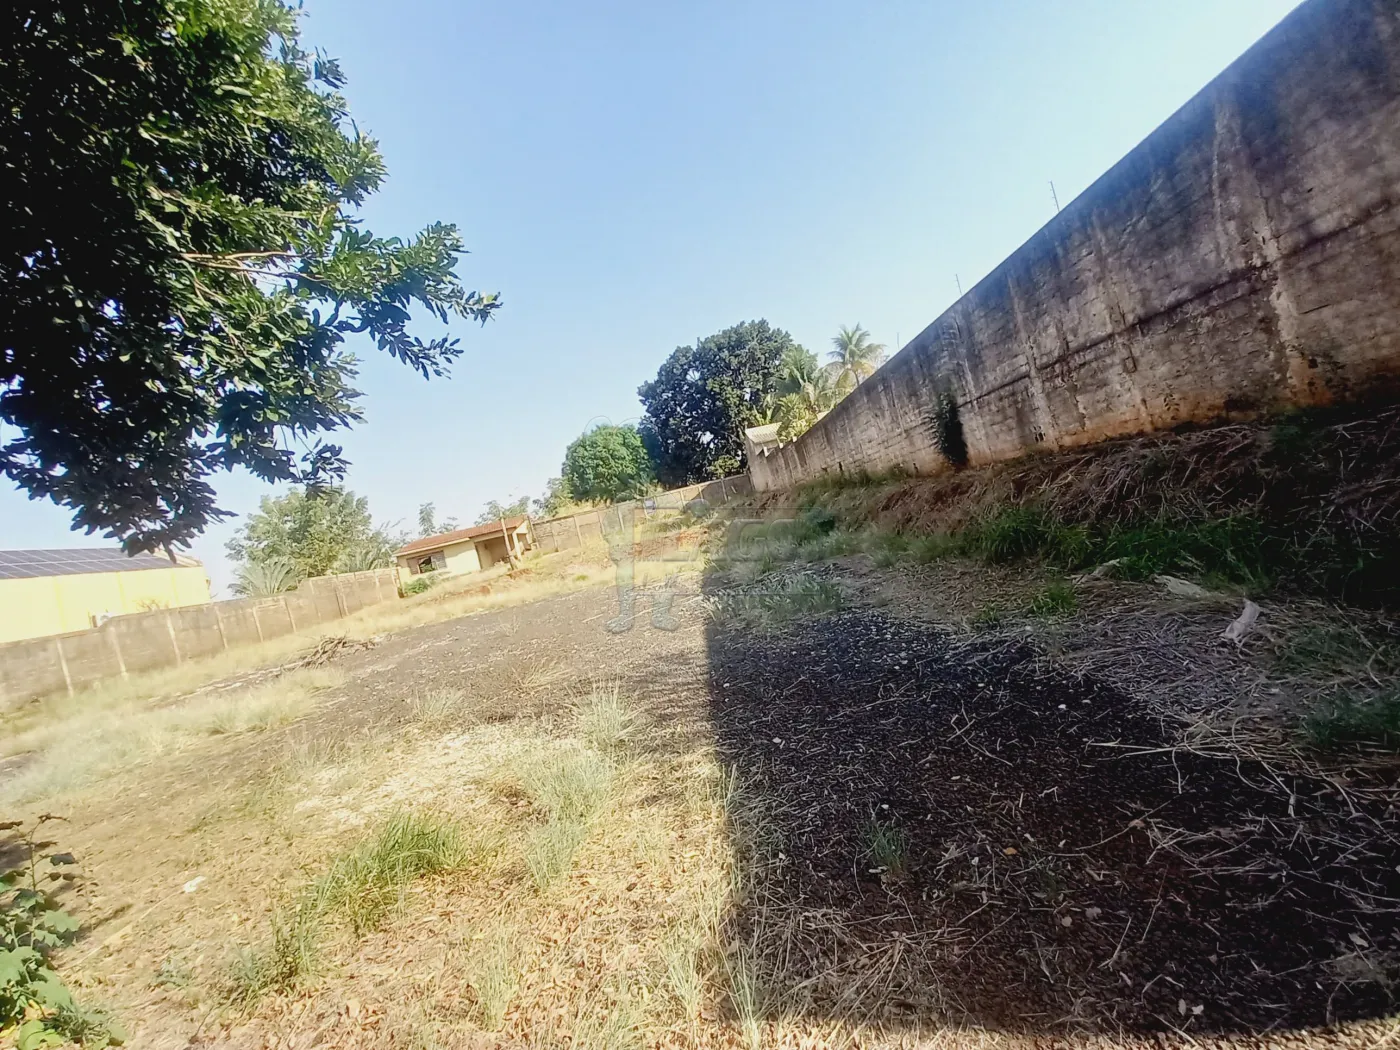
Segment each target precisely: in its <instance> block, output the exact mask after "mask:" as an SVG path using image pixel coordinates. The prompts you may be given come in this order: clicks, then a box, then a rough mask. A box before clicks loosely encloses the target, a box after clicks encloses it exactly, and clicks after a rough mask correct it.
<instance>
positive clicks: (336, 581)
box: [0, 569, 399, 711]
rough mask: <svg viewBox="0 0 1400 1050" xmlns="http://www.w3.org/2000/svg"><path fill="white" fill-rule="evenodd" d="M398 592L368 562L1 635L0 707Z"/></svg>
mask: <svg viewBox="0 0 1400 1050" xmlns="http://www.w3.org/2000/svg"><path fill="white" fill-rule="evenodd" d="M398 596H399V591H398V580H397V577H396V576H395V574H394V570H393V569H374V570H372V571H370V572H355V573H346V574H344V575H341V576H317V577H314V578H312V579H309V580H303V581H302V582H301V584H300V585H298V587H297V589H296V590H294V591H288V592H287V593H285V594H279V595H276V596H275V597H272V598H238V599H234V600H232V601H223V602H210V603H208V604H207V605H186V606H182V607H181V608H178V609H157V610H155V611H154V612H145V613H132V614H130V615H127V616H114V617H112V618H111V619H110V620H108V621H107V622H105V623H104V624H102V626H101V627H94V628H92V629H91V630H87V631H74V632H71V633H69V634H56V635H48V636H46V637H43V638H26V639H23V640H21V641H17V642H6V643H5V644H3V645H0V711H3V710H6V709H7V708H13V707H15V706H17V705H18V704H21V703H24V702H25V701H28V700H34V699H38V698H39V697H43V696H50V695H53V694H55V693H68V694H69V695H70V696H71V695H72V694H73V693H74V692H76V691H77V690H79V689H81V688H83V687H85V686H89V685H93V684H95V683H97V682H101V681H104V680H106V679H109V678H119V677H125V676H126V675H129V674H133V673H136V672H140V671H151V670H156V669H158V668H162V667H175V666H178V665H179V664H181V663H184V662H185V661H186V660H192V659H197V658H198V657H201V656H211V655H213V654H215V653H221V652H224V651H225V650H228V649H236V648H238V647H239V646H243V645H252V644H255V643H257V642H262V641H266V640H267V639H269V638H277V637H280V636H281V635H284V634H291V633H293V632H296V631H302V630H305V629H306V628H308V627H314V626H316V625H318V624H323V623H329V622H331V621H333V620H338V619H341V618H342V617H345V616H349V615H350V614H351V613H354V612H358V611H359V610H360V609H363V608H365V607H366V606H369V605H374V604H376V603H377V602H382V601H387V600H389V599H390V598H397V597H398Z"/></svg>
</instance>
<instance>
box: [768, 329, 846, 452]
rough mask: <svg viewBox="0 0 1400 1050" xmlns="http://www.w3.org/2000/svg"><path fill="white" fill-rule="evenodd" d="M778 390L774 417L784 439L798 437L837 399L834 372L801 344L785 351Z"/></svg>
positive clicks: (788, 439) (779, 433)
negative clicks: (832, 376) (823, 366)
mask: <svg viewBox="0 0 1400 1050" xmlns="http://www.w3.org/2000/svg"><path fill="white" fill-rule="evenodd" d="M778 394H779V397H778V401H777V404H776V405H775V406H774V412H773V418H774V420H775V421H776V422H778V423H779V424H780V429H779V430H778V435H779V436H780V437H781V438H782V439H783V440H784V441H790V440H792V439H793V438H795V437H797V436H798V435H799V434H801V433H802V432H803V431H805V430H806V429H807V428H808V427H810V426H811V425H812V424H813V423H815V422H816V421H817V420H818V419H820V418H821V416H822V414H823V413H824V412H826V411H827V410H828V409H830V408H831V406H832V405H834V404H835V403H836V391H835V389H834V387H833V385H832V378H831V373H830V372H829V371H827V370H826V369H824V368H822V367H821V365H819V364H818V363H817V356H816V354H813V353H812V352H810V351H808V350H804V349H802V347H800V346H794V347H792V348H791V349H789V350H788V351H787V353H785V354H784V355H783V362H782V367H781V369H780V372H779V379H778Z"/></svg>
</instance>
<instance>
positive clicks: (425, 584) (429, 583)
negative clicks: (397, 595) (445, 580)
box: [403, 572, 440, 598]
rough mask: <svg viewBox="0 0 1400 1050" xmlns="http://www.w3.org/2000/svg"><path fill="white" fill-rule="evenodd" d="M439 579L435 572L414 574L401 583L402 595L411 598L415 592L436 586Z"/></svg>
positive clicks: (419, 592)
mask: <svg viewBox="0 0 1400 1050" xmlns="http://www.w3.org/2000/svg"><path fill="white" fill-rule="evenodd" d="M439 580H440V577H439V575H438V574H437V573H435V572H425V573H422V574H421V575H418V576H415V577H413V579H411V580H409V581H408V582H407V583H405V584H404V585H403V596H404V597H405V598H411V597H413V596H414V595H415V594H422V593H423V592H424V591H430V590H432V589H433V588H434V587H435V586H437V584H438V582H439Z"/></svg>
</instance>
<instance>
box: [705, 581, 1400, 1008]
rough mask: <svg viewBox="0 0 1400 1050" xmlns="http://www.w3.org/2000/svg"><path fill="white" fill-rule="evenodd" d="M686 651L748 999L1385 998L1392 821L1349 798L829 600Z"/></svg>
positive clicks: (1398, 900) (1394, 872) (972, 648)
mask: <svg viewBox="0 0 1400 1050" xmlns="http://www.w3.org/2000/svg"><path fill="white" fill-rule="evenodd" d="M717 586H718V583H717V582H716V581H715V580H714V579H712V580H711V581H710V582H709V583H708V584H707V587H709V588H710V589H711V590H712V591H713V590H714V589H715V588H716V587H717ZM707 645H708V659H709V665H710V678H711V680H710V704H711V710H712V720H713V726H714V730H715V733H716V736H717V740H718V746H719V749H720V753H721V756H722V758H723V760H724V761H725V763H726V764H727V765H728V766H729V767H730V768H731V769H732V771H733V772H734V775H735V779H736V781H737V783H738V791H737V798H738V802H737V803H736V806H735V807H734V816H733V824H734V834H735V838H736V843H737V844H738V846H739V848H740V854H741V856H742V857H743V858H744V863H745V864H746V866H747V874H748V889H747V892H746V893H745V894H744V895H743V896H742V897H740V898H738V899H737V900H736V903H735V906H734V910H733V913H732V915H731V918H730V922H731V930H730V935H731V940H732V941H734V942H737V943H739V944H741V945H744V946H745V951H744V952H743V956H744V958H746V960H747V969H748V971H749V972H748V973H747V974H746V975H741V976H742V977H745V978H747V979H749V986H750V987H751V988H753V989H755V990H756V995H757V997H758V999H759V1001H760V1002H761V1003H762V1004H763V1009H764V1012H765V1013H766V1014H768V1015H769V1016H773V1017H780V1016H784V1015H787V1016H803V1017H808V1018H819V1017H820V1018H838V1017H839V1018H846V1019H850V1020H856V1021H867V1022H883V1023H887V1024H888V1023H895V1024H899V1023H901V1022H909V1023H917V1022H923V1021H931V1020H938V1021H949V1020H961V1021H964V1022H967V1023H972V1024H978V1025H985V1026H993V1027H997V1028H1000V1029H1005V1030H1016V1031H1030V1032H1037V1031H1055V1030H1064V1029H1067V1028H1068V1029H1074V1028H1080V1029H1086V1028H1087V1029H1096V1030H1101V1031H1111V1032H1123V1031H1125V1030H1127V1031H1138V1032H1148V1031H1156V1032H1166V1031H1168V1030H1171V1029H1176V1030H1180V1031H1185V1032H1188V1033H1202V1032H1251V1033H1257V1032H1264V1031H1268V1030H1275V1029H1280V1028H1301V1027H1305V1026H1317V1025H1323V1024H1327V1023H1331V1022H1334V1021H1339V1020H1346V1019H1353V1018H1362V1017H1371V1016H1376V1015H1381V1014H1384V1013H1387V1012H1389V1011H1390V1010H1392V1009H1393V1006H1394V1000H1393V997H1392V995H1391V993H1390V987H1391V982H1392V979H1393V978H1395V977H1396V976H1397V967H1396V962H1397V959H1400V951H1397V950H1398V949H1400V921H1397V908H1400V868H1397V867H1396V863H1397V861H1400V854H1397V852H1396V850H1395V847H1394V843H1395V841H1396V836H1395V831H1396V828H1397V824H1400V817H1397V814H1396V813H1395V812H1394V811H1387V810H1386V809H1385V808H1384V807H1383V806H1382V805H1381V804H1380V803H1378V802H1376V801H1373V800H1368V798H1367V796H1366V795H1365V793H1364V792H1358V791H1352V790H1350V789H1347V788H1345V787H1339V786H1338V785H1337V784H1334V783H1330V782H1327V781H1324V780H1317V779H1310V778H1306V777H1302V776H1290V775H1284V774H1280V773H1276V772H1273V771H1271V770H1270V769H1268V768H1266V767H1265V766H1263V765H1261V764H1259V763H1257V762H1251V761H1246V760H1244V759H1242V758H1238V757H1212V756H1211V755H1210V754H1204V753H1201V752H1199V751H1192V750H1188V749H1185V748H1182V747H1179V746H1175V745H1176V744H1177V743H1178V742H1179V740H1180V738H1181V727H1180V726H1178V725H1175V724H1172V723H1169V722H1164V721H1162V720H1160V719H1157V718H1154V717H1151V716H1150V715H1149V714H1148V713H1146V712H1144V711H1142V710H1139V709H1137V708H1135V706H1134V703H1133V702H1132V701H1131V700H1129V699H1128V698H1127V697H1125V696H1123V695H1121V694H1119V693H1115V692H1112V691H1110V690H1108V689H1105V688H1101V687H1098V686H1096V685H1095V683H1094V682H1092V681H1077V680H1075V679H1073V678H1071V677H1069V676H1068V675H1067V674H1065V673H1063V672H1061V671H1058V670H1057V669H1056V668H1055V667H1054V666H1053V665H1051V664H1050V663H1049V662H1047V661H1046V660H1044V659H1043V658H1041V657H1039V656H1038V655H1037V654H1036V653H1035V652H1034V651H1033V650H1031V649H1030V648H1029V647H1028V646H1027V645H1025V644H1024V643H1005V642H1003V643H1000V644H996V643H992V642H986V641H984V642H977V641H976V640H972V641H968V640H966V639H962V640H961V641H960V640H959V639H958V637H957V636H955V635H952V634H949V633H944V632H941V631H939V630H936V629H930V628H929V627H927V626H926V625H919V624H913V623H909V622H903V621H897V620H893V619H890V618H887V617H886V616H884V615H882V614H880V613H879V612H875V611H846V612H840V613H838V614H836V615H833V616H830V617H827V618H823V619H818V620H808V621H803V622H800V623H798V624H795V625H793V626H790V627H788V628H786V629H784V630H782V631H778V632H774V633H763V632H755V631H754V630H753V629H752V628H751V627H749V626H745V627H740V626H737V625H732V624H731V625H726V624H725V623H723V622H714V623H712V624H711V626H710V628H709V630H708V637H707Z"/></svg>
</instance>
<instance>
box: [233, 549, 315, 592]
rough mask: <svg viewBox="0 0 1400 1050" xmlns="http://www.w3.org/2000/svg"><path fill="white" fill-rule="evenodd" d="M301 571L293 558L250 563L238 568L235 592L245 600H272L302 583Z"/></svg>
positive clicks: (235, 578) (234, 582)
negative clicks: (271, 598) (275, 595)
mask: <svg viewBox="0 0 1400 1050" xmlns="http://www.w3.org/2000/svg"><path fill="white" fill-rule="evenodd" d="M301 578H302V575H301V571H300V570H299V569H298V568H297V563H296V562H294V561H292V559H291V558H268V559H267V560H266V561H248V562H244V563H243V564H242V565H240V566H239V567H238V574H237V575H236V576H235V577H234V580H233V592H234V593H235V594H238V595H241V596H242V597H244V598H270V597H272V595H274V594H281V593H282V592H283V591H290V590H291V589H292V588H293V587H295V586H296V585H297V583H299V582H300V581H301Z"/></svg>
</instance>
